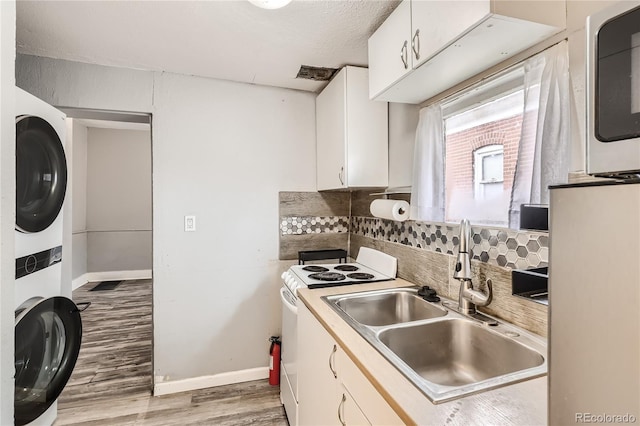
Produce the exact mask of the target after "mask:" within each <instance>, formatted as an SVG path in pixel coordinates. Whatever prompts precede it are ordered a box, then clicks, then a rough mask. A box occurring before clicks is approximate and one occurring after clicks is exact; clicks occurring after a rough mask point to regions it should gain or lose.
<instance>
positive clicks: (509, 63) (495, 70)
mask: <svg viewBox="0 0 640 426" xmlns="http://www.w3.org/2000/svg"><path fill="white" fill-rule="evenodd" d="M566 31H567V30H566V29H565V30H564V31H562V32H560V33H558V34H556V35H555V36H552V37H549V38H548V39H546V40H544V41H543V42H541V43H539V44H537V45H535V46H533V47H531V48H529V49H527V50H525V51H524V52H520V53H518V54H516V55H514V56H512V57H511V58H509V59H507V60H505V61H503V62H500V63H499V64H496V65H494V66H493V67H491V68H489V69H487V70H485V71H483V72H482V73H480V74H477V75H475V76H473V77H471V78H468V79H467V80H464V81H463V82H461V83H458V84H457V85H455V86H453V87H451V88H449V89H447V90H445V91H444V92H442V93H440V94H438V95H435V96H433V97H431V98H429V99H427V100H426V101H424V102H422V103H420V104H418V108H419V109H422V108H425V107H428V106H431V105H433V104H435V103H436V102H441V101H443V100H445V99H447V98H450V97H452V96H454V95H456V94H459V93H461V92H463V91H466V90H468V89H470V88H472V87H473V86H475V85H478V84H480V83H482V82H484V81H486V80H490V79H493V78H495V77H497V76H500V75H501V74H503V73H506V72H508V71H509V69H510V68H512V67H513V66H515V65H517V64H519V63H520V62H524V61H526V60H527V59H530V58H533V57H534V56H536V55H538V54H540V53H542V52H544V51H545V50H549V49H551V48H552V47H554V46H555V45H557V44H559V43H561V42H563V41H568V40H569V37H568V34H566ZM542 46H544V47H542ZM485 73H488V74H486V75H485ZM478 75H482V77H480V78H477V77H478Z"/></svg>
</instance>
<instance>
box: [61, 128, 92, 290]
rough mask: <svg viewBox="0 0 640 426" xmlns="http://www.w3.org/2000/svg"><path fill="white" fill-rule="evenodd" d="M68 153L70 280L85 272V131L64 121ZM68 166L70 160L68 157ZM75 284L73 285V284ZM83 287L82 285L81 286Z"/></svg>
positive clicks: (81, 275) (80, 276)
mask: <svg viewBox="0 0 640 426" xmlns="http://www.w3.org/2000/svg"><path fill="white" fill-rule="evenodd" d="M66 143H67V152H69V151H71V155H72V156H71V162H70V163H71V165H70V167H69V172H70V175H71V219H72V220H71V230H72V242H71V248H72V260H71V278H72V280H74V281H75V280H78V279H80V280H81V279H82V277H83V276H84V274H86V273H87V128H86V126H84V125H82V124H81V123H80V121H78V120H76V119H73V118H67V141H66ZM67 163H69V159H68V158H67ZM74 284H75V283H74ZM80 284H84V283H80Z"/></svg>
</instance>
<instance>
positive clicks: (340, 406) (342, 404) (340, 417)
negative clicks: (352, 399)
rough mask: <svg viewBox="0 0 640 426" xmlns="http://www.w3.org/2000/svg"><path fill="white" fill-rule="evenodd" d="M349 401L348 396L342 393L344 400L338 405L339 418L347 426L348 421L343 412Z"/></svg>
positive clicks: (343, 425)
mask: <svg viewBox="0 0 640 426" xmlns="http://www.w3.org/2000/svg"><path fill="white" fill-rule="evenodd" d="M346 401H347V397H346V396H345V395H344V394H342V401H340V405H338V420H339V421H340V424H341V425H342V426H347V423H346V422H345V421H344V420H343V419H342V412H343V411H344V403H345V402H346Z"/></svg>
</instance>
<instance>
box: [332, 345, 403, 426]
mask: <svg viewBox="0 0 640 426" xmlns="http://www.w3.org/2000/svg"><path fill="white" fill-rule="evenodd" d="M337 364H338V365H339V366H340V381H341V383H342V386H343V388H344V389H346V390H347V392H348V394H349V395H350V396H351V398H352V400H353V401H355V402H357V408H358V410H359V411H360V412H362V413H364V415H365V416H366V419H367V421H368V422H370V423H371V424H374V425H388V426H392V425H403V424H404V422H403V421H402V420H401V419H400V417H398V415H397V414H396V412H395V411H393V408H391V406H390V405H389V404H388V403H387V401H385V399H384V398H383V397H382V395H380V394H379V393H378V391H377V390H376V388H375V387H374V386H373V385H372V384H371V382H370V381H369V379H367V378H366V377H365V376H364V373H362V371H360V369H359V368H358V367H357V366H356V365H355V364H354V362H353V361H352V360H351V358H349V356H348V355H347V354H346V353H345V352H344V351H338V354H337ZM345 404H346V402H345ZM345 417H346V413H345ZM347 424H349V423H347Z"/></svg>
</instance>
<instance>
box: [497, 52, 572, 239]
mask: <svg viewBox="0 0 640 426" xmlns="http://www.w3.org/2000/svg"><path fill="white" fill-rule="evenodd" d="M524 72H525V75H524V119H523V122H522V135H521V139H520V150H519V153H518V162H517V165H516V172H515V176H514V183H513V189H512V196H511V206H510V209H509V226H510V227H511V228H518V227H519V224H520V205H521V204H548V203H549V190H548V186H549V185H553V184H560V183H565V182H566V181H567V178H568V173H569V152H570V151H569V146H570V143H571V141H570V136H571V135H570V93H571V92H570V86H569V84H570V82H569V55H568V49H567V42H566V41H563V42H561V43H559V44H557V45H555V46H553V47H551V48H549V49H547V50H546V51H544V52H542V53H540V54H538V55H536V56H534V57H532V58H530V59H528V60H527V61H526V62H525V65H524ZM527 144H535V146H534V150H533V152H534V155H533V158H530V156H529V157H528V156H527V154H525V153H526V152H527V150H526V149H523V147H524V146H526V145H527Z"/></svg>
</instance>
